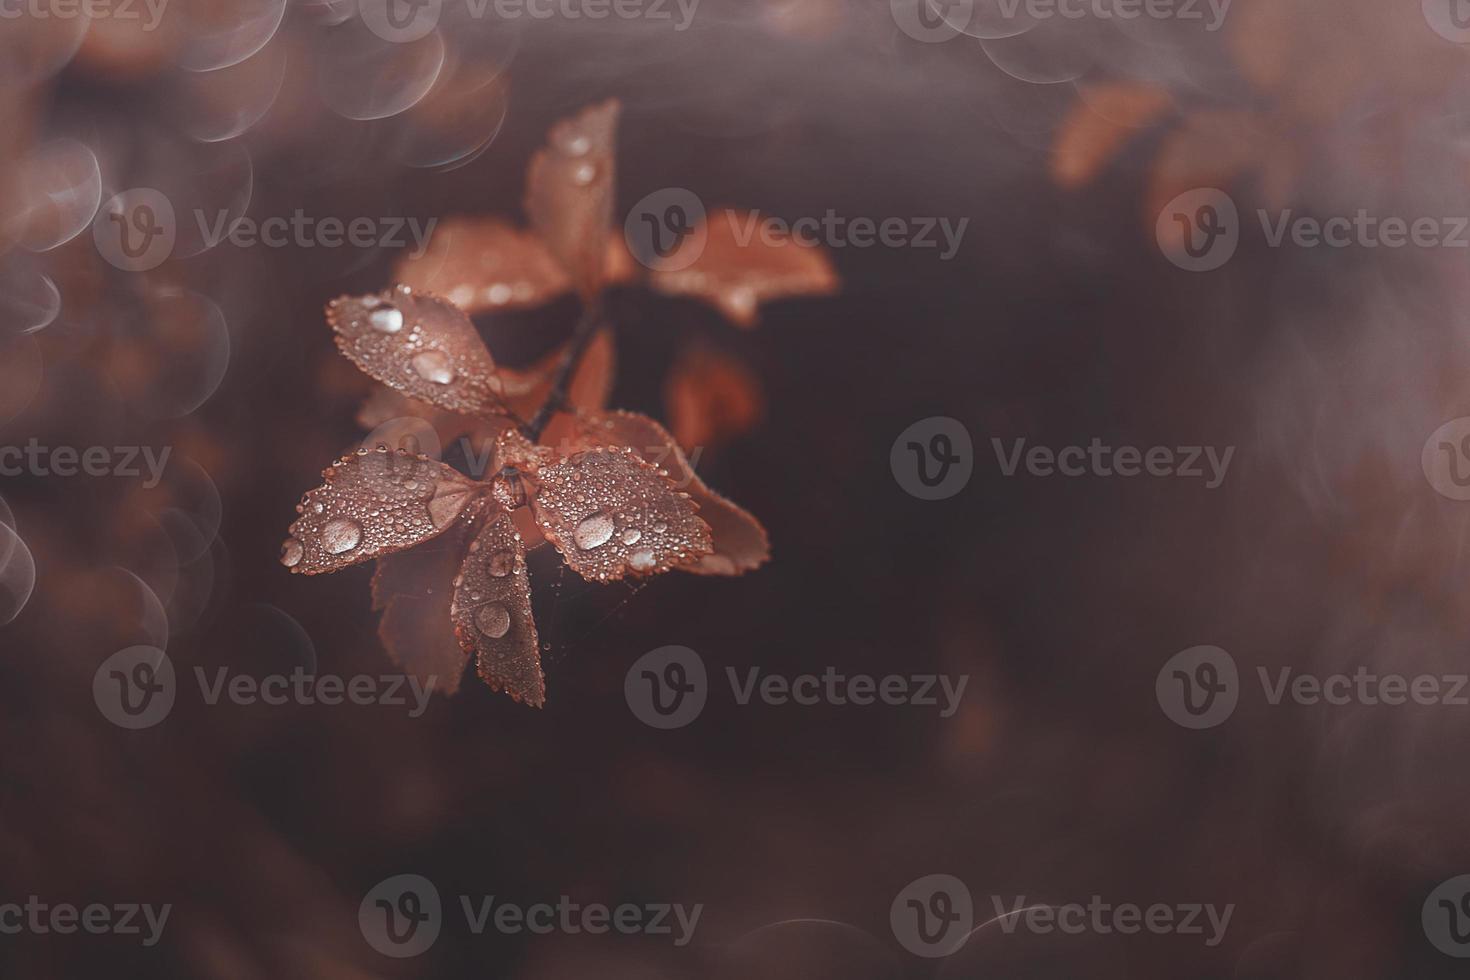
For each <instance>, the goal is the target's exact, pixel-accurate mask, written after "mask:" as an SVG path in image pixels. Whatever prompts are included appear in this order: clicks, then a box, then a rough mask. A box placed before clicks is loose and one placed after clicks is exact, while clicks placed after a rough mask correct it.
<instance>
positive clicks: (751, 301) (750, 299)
mask: <svg viewBox="0 0 1470 980" xmlns="http://www.w3.org/2000/svg"><path fill="white" fill-rule="evenodd" d="M756 302H757V297H756V294H755V290H754V289H751V288H750V287H749V286H737V287H735V288H734V289H732V290H730V305H731V306H733V307H734V308H735V309H736V310H738V311H739V312H741V313H744V314H750V313H754V312H755V307H756Z"/></svg>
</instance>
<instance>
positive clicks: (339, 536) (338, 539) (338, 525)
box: [322, 517, 362, 555]
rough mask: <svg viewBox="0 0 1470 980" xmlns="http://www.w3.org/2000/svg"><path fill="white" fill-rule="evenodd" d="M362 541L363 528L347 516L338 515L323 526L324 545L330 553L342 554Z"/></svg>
mask: <svg viewBox="0 0 1470 980" xmlns="http://www.w3.org/2000/svg"><path fill="white" fill-rule="evenodd" d="M361 541H362V528H360V527H358V525H357V522H356V521H352V520H348V519H347V518H345V517H338V518H336V519H335V520H331V521H328V522H327V526H326V527H324V528H322V547H323V548H326V549H327V553H328V554H333V555H340V554H342V553H343V552H346V551H351V550H352V549H353V548H356V547H357V546H358V544H359V543H360V542H361Z"/></svg>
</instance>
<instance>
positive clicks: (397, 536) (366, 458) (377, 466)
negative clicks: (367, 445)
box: [281, 449, 484, 575]
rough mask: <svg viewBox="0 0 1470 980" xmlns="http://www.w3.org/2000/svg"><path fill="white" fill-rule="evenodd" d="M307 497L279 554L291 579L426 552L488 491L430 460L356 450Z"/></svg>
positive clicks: (387, 451) (329, 471)
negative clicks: (420, 548)
mask: <svg viewBox="0 0 1470 980" xmlns="http://www.w3.org/2000/svg"><path fill="white" fill-rule="evenodd" d="M322 476H323V477H324V478H325V479H326V481H327V482H326V483H325V484H323V485H322V486H320V487H318V488H317V489H315V490H311V491H309V492H308V493H307V494H306V496H305V497H303V498H302V500H301V503H300V504H299V505H298V507H297V510H298V512H299V513H300V514H301V516H300V517H299V518H297V519H296V521H295V522H294V523H293V524H292V525H291V528H290V534H291V536H290V537H289V538H287V539H286V543H285V544H284V545H283V546H282V549H281V563H282V564H283V565H285V566H286V567H287V568H289V569H291V570H292V571H293V572H299V573H303V574H306V575H318V574H321V573H323V572H335V571H338V570H339V569H343V568H346V567H348V566H349V565H356V564H357V563H359V562H363V561H367V560H368V559H370V558H377V557H380V556H382V555H386V554H392V553H394V552H396V551H403V550H405V549H407V548H412V547H413V546H414V545H417V544H422V543H423V542H425V541H428V540H429V539H430V538H433V537H436V536H437V535H439V534H441V533H442V532H444V531H445V530H447V529H448V528H449V527H450V526H451V525H453V523H454V522H455V520H456V519H457V518H458V517H459V516H460V513H461V512H462V511H464V510H465V508H466V507H468V506H469V505H470V503H471V502H472V501H474V500H475V498H476V497H477V496H479V495H480V494H481V493H482V492H483V490H484V487H482V486H480V485H479V484H477V483H476V482H475V481H473V480H471V479H469V478H468V477H465V476H462V475H461V474H459V473H458V472H456V471H455V470H453V469H451V468H450V467H448V466H446V465H444V464H443V463H440V462H438V461H437V460H433V459H429V458H428V457H426V456H410V455H409V454H408V453H405V452H403V451H402V450H397V451H389V450H388V449H377V450H374V451H371V452H370V451H368V450H359V451H358V453H357V454H355V455H352V456H346V457H343V458H342V459H340V460H338V461H337V462H336V463H335V464H334V465H332V466H330V467H328V468H327V469H326V471H325V472H323V474H322Z"/></svg>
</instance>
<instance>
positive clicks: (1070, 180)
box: [1051, 82, 1174, 189]
mask: <svg viewBox="0 0 1470 980" xmlns="http://www.w3.org/2000/svg"><path fill="white" fill-rule="evenodd" d="M1173 105H1174V100H1173V98H1172V97H1171V96H1170V95H1169V93H1168V92H1167V91H1165V90H1164V89H1162V88H1159V87H1157V86H1155V85H1149V84H1146V83H1143V82H1106V83H1103V84H1100V85H1094V86H1091V87H1089V88H1088V89H1086V90H1085V91H1084V92H1083V95H1082V101H1081V102H1079V103H1077V105H1075V106H1073V108H1072V111H1071V112H1070V113H1069V114H1068V115H1067V118H1066V119H1064V120H1063V121H1062V124H1061V127H1060V128H1059V130H1058V132H1057V138H1056V142H1055V143H1053V144H1052V155H1051V175H1052V179H1053V180H1055V181H1056V182H1057V184H1058V185H1059V186H1061V187H1065V188H1068V189H1075V188H1078V187H1081V186H1083V185H1084V184H1087V183H1089V182H1091V181H1092V179H1093V178H1094V177H1096V176H1097V175H1098V174H1099V173H1100V172H1101V171H1102V170H1103V168H1104V167H1106V166H1107V165H1108V164H1109V163H1111V162H1112V160H1113V158H1114V157H1116V156H1117V155H1118V153H1119V152H1120V151H1121V150H1122V149H1123V146H1124V145H1125V144H1126V143H1127V142H1128V141H1129V140H1130V139H1132V138H1133V137H1134V136H1135V135H1137V134H1138V132H1139V130H1141V129H1143V128H1144V127H1145V126H1148V125H1149V124H1150V123H1153V122H1155V121H1156V120H1158V119H1159V118H1160V117H1161V116H1163V115H1164V114H1165V113H1166V112H1168V111H1169V110H1170V109H1171V108H1172V107H1173Z"/></svg>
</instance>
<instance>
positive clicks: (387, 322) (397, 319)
mask: <svg viewBox="0 0 1470 980" xmlns="http://www.w3.org/2000/svg"><path fill="white" fill-rule="evenodd" d="M368 322H369V323H371V324H372V325H373V329H374V330H381V331H383V333H397V332H398V331H400V330H402V329H403V311H402V310H400V309H398V308H397V307H396V306H382V307H379V308H378V309H376V310H373V311H372V312H371V313H369V314H368Z"/></svg>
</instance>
